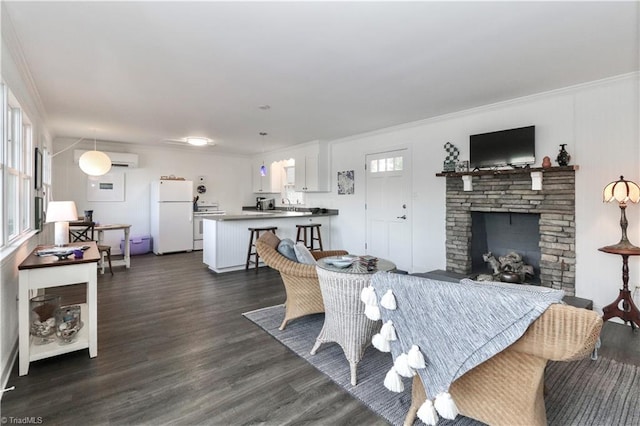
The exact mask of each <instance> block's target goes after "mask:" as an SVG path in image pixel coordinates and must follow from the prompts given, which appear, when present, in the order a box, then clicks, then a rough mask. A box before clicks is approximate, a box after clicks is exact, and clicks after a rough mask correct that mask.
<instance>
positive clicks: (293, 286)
mask: <svg viewBox="0 0 640 426" xmlns="http://www.w3.org/2000/svg"><path fill="white" fill-rule="evenodd" d="M274 237H275V238H274ZM279 242H280V239H279V238H278V237H277V236H275V235H273V234H272V233H270V232H268V233H266V234H263V235H262V236H260V238H259V239H258V241H256V250H257V251H258V255H259V256H260V259H262V261H263V262H264V263H265V264H266V265H268V266H270V267H271V268H273V269H275V270H277V271H278V272H280V276H281V277H282V282H283V283H284V289H285V292H286V293H287V300H286V302H285V314H284V320H283V321H282V324H281V325H280V330H284V329H285V327H286V326H287V322H288V321H290V320H292V319H295V318H300V317H303V316H305V315H310V314H317V313H321V312H324V303H323V301H322V293H321V292H320V284H319V283H318V274H317V272H316V265H309V264H304V263H297V262H294V261H292V260H289V259H287V258H286V257H284V256H283V255H281V254H280V253H279V252H278V250H277V247H278V243H279ZM311 254H312V255H313V257H314V258H315V259H316V260H317V259H320V258H323V257H327V256H340V255H345V254H348V252H346V251H344V250H329V251H312V252H311Z"/></svg>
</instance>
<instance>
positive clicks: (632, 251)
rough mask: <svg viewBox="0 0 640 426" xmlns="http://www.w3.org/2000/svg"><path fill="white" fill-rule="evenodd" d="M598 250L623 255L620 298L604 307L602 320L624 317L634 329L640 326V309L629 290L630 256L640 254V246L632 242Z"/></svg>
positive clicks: (625, 321)
mask: <svg viewBox="0 0 640 426" xmlns="http://www.w3.org/2000/svg"><path fill="white" fill-rule="evenodd" d="M598 250H600V251H602V252H605V253H611V254H619V255H620V256H622V288H621V289H620V293H619V294H618V298H617V299H616V300H615V301H614V302H613V303H611V304H609V305H607V306H605V307H604V308H602V312H603V315H602V321H607V320H608V319H611V318H616V317H617V318H620V319H622V320H623V321H624V323H625V324H626V323H627V322H628V323H629V324H631V329H632V330H633V329H634V328H635V326H638V327H640V311H639V310H638V308H637V307H636V305H635V303H633V298H632V297H631V291H630V290H629V256H640V247H635V246H632V245H630V244H629V245H627V246H620V245H614V246H607V247H601V248H599V249H598ZM620 302H622V309H620Z"/></svg>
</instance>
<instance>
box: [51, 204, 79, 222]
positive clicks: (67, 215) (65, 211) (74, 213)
mask: <svg viewBox="0 0 640 426" xmlns="http://www.w3.org/2000/svg"><path fill="white" fill-rule="evenodd" d="M70 220H71V221H73V220H78V210H77V209H76V203H74V202H73V201H50V202H49V206H48V207H47V223H51V222H69V221H70Z"/></svg>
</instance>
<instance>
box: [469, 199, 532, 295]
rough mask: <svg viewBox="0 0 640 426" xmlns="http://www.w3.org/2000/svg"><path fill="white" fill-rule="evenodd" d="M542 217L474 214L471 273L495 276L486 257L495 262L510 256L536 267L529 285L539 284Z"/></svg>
mask: <svg viewBox="0 0 640 426" xmlns="http://www.w3.org/2000/svg"><path fill="white" fill-rule="evenodd" d="M539 223H540V215H539V214H535V213H496V212H471V273H472V275H474V276H475V275H477V274H492V273H493V269H492V268H491V266H490V265H489V263H487V262H486V261H485V259H484V258H483V255H485V254H486V253H489V252H491V253H492V254H493V255H494V256H495V258H496V259H499V258H500V257H501V256H506V255H508V254H509V253H512V252H514V253H517V254H519V255H520V256H522V260H523V261H524V263H525V264H527V265H531V266H533V278H531V277H529V278H527V280H526V283H527V284H540V245H539V243H540V224H539Z"/></svg>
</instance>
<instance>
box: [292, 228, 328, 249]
mask: <svg viewBox="0 0 640 426" xmlns="http://www.w3.org/2000/svg"><path fill="white" fill-rule="evenodd" d="M321 226H322V224H320V223H308V224H306V225H296V228H298V233H297V234H296V242H299V241H300V242H302V243H303V244H304V245H305V246H306V247H307V248H308V249H309V251H313V250H319V251H322V236H321V235H320V227H321ZM316 241H317V242H318V247H315V242H316Z"/></svg>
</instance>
